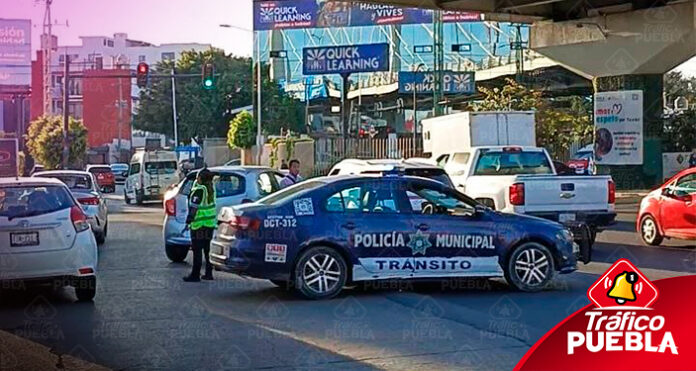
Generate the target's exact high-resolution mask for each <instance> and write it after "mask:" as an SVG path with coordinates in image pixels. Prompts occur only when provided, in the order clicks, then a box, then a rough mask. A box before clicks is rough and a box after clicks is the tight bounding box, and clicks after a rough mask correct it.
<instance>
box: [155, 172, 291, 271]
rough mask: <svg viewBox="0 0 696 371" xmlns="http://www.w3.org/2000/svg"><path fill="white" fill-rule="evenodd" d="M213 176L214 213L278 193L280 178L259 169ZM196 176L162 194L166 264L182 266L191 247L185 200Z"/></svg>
mask: <svg viewBox="0 0 696 371" xmlns="http://www.w3.org/2000/svg"><path fill="white" fill-rule="evenodd" d="M209 170H210V171H212V172H213V173H214V174H215V178H214V183H215V190H216V195H217V204H216V206H217V211H220V209H221V208H222V207H224V206H234V205H239V204H242V203H246V202H253V201H256V200H258V199H259V198H261V197H264V196H266V195H269V194H271V193H273V192H275V191H277V190H278V189H280V179H282V178H283V174H282V173H280V172H279V171H277V170H274V169H271V168H269V167H262V166H220V167H213V168H210V169H209ZM197 174H198V171H197V170H194V171H191V172H190V173H188V174H187V175H186V177H185V178H184V179H183V180H182V181H181V182H179V183H178V184H177V185H175V186H173V187H172V188H171V189H169V190H168V191H167V192H166V193H165V194H164V213H165V216H164V224H163V226H162V235H163V238H164V247H165V252H166V254H167V257H168V258H169V260H171V261H173V262H181V261H183V260H184V259H186V256H187V255H188V251H189V249H190V247H191V236H190V234H189V231H188V230H184V229H185V227H186V217H187V216H188V196H189V193H190V192H191V187H192V186H193V182H194V180H195V179H196V175H197Z"/></svg>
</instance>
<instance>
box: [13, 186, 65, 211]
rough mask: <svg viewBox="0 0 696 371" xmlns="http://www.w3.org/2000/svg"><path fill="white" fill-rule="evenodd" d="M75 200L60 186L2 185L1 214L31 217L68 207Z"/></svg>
mask: <svg viewBox="0 0 696 371" xmlns="http://www.w3.org/2000/svg"><path fill="white" fill-rule="evenodd" d="M73 205H74V201H73V199H72V197H71V196H70V193H69V192H68V190H67V189H65V188H64V187H60V186H11V187H0V216H4V217H8V218H18V217H29V216H36V215H42V214H48V213H52V212H55V211H58V210H63V209H67V208H69V207H72V206H73Z"/></svg>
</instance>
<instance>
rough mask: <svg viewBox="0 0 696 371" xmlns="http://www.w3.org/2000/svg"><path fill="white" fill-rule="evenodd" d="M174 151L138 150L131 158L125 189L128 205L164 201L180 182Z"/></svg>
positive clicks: (124, 193) (124, 194)
mask: <svg viewBox="0 0 696 371" xmlns="http://www.w3.org/2000/svg"><path fill="white" fill-rule="evenodd" d="M176 170H177V164H176V153H175V152H174V151H166V150H154V151H145V150H144V149H139V150H136V152H135V154H134V155H133V157H132V158H131V161H130V166H129V169H128V178H126V184H125V186H124V187H123V197H124V198H125V200H126V203H127V204H130V203H131V201H133V200H134V201H135V202H136V203H137V204H142V203H143V201H146V200H162V198H163V197H164V193H165V192H166V191H167V189H168V188H169V186H171V185H173V184H176V183H178V182H179V176H178V175H177V171H176Z"/></svg>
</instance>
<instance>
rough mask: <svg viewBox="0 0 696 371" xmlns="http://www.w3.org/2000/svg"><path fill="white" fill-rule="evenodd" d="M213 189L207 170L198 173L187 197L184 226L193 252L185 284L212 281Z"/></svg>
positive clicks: (215, 223) (214, 217)
mask: <svg viewBox="0 0 696 371" xmlns="http://www.w3.org/2000/svg"><path fill="white" fill-rule="evenodd" d="M215 198H216V195H215V187H214V186H213V173H212V172H210V170H208V169H207V168H203V169H201V171H200V172H198V176H197V177H196V181H195V182H194V183H193V187H191V193H190V195H189V212H188V216H187V217H186V226H187V228H189V229H190V230H191V250H193V267H192V270H191V274H190V275H188V276H186V277H184V281H186V282H200V280H201V278H203V279H204V280H212V279H213V266H212V264H210V241H211V240H212V239H213V231H214V230H215V226H216V225H217V213H216V211H215V210H216V209H215ZM201 254H204V255H205V274H204V275H203V277H201V265H202V257H201Z"/></svg>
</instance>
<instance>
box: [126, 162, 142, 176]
mask: <svg viewBox="0 0 696 371" xmlns="http://www.w3.org/2000/svg"><path fill="white" fill-rule="evenodd" d="M139 172H140V164H131V166H130V172H129V173H128V174H130V175H133V174H138V173H139Z"/></svg>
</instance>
